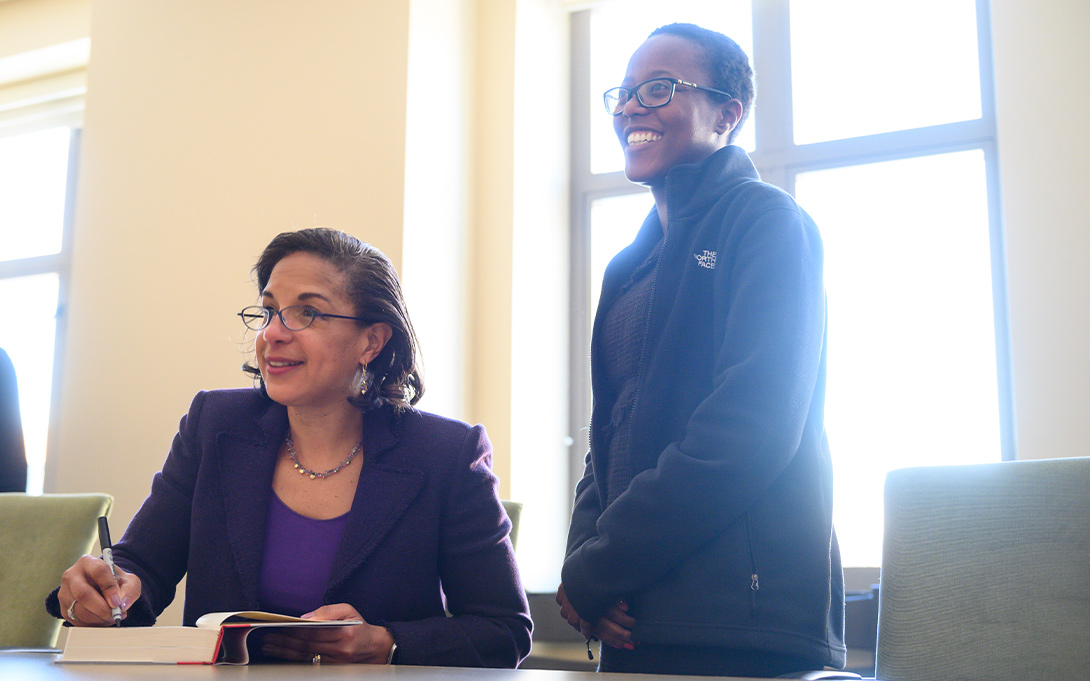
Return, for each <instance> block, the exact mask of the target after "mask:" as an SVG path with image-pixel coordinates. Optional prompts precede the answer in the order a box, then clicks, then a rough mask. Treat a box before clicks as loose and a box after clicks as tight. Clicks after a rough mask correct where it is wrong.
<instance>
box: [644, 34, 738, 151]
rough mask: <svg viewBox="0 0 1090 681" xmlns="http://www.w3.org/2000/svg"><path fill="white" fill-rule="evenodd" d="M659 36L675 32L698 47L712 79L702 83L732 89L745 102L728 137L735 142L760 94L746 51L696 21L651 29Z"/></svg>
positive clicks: (733, 93)
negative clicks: (694, 22) (754, 101)
mask: <svg viewBox="0 0 1090 681" xmlns="http://www.w3.org/2000/svg"><path fill="white" fill-rule="evenodd" d="M656 35H676V36H677V37H679V38H684V39H685V40H688V41H689V42H691V43H693V44H694V45H696V46H697V47H699V48H700V49H701V51H702V52H703V53H704V66H705V68H707V70H708V75H709V76H711V79H712V82H711V83H700V84H701V85H707V86H708V87H712V88H715V89H716V90H722V91H724V92H729V93H730V95H731V96H732V97H734V98H735V99H737V100H738V101H739V102H741V103H742V117H741V118H740V119H738V125H736V126H734V129H733V130H731V131H730V135H729V136H728V137H727V141H728V142H733V141H734V138H735V137H736V136H737V135H738V131H739V130H741V129H742V124H743V123H745V122H746V119H747V118H749V110H750V108H752V107H753V100H754V98H755V97H756V93H757V85H756V83H755V82H754V79H753V67H751V66H750V65H749V57H748V56H747V55H746V53H745V50H743V49H742V48H741V47H739V46H738V43H736V42H734V41H733V40H731V39H730V38H728V37H727V36H725V35H723V34H722V33H718V32H716V31H711V30H708V29H706V28H702V27H700V26H697V25H696V24H667V25H665V26H660V27H659V28H656V29H655V30H654V31H651V35H650V36H648V37H649V38H650V37H653V36H656ZM713 96H715V95H713Z"/></svg>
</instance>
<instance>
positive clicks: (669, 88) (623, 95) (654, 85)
mask: <svg viewBox="0 0 1090 681" xmlns="http://www.w3.org/2000/svg"><path fill="white" fill-rule="evenodd" d="M678 85H684V86H685V87H691V88H694V89H697V90H703V91H704V92H714V93H715V94H717V95H723V96H725V97H730V96H731V95H730V94H728V93H726V92H723V91H722V90H715V89H712V88H710V87H704V86H703V85H697V84H696V83H689V82H687V81H684V80H681V79H678V78H652V79H651V80H645V81H643V82H642V83H640V84H639V85H637V86H635V87H615V88H611V89H609V90H606V91H605V93H604V94H603V95H602V101H604V102H605V105H606V111H608V112H609V113H610V114H612V115H614V116H616V115H618V114H620V113H621V112H623V111H624V107H625V104H628V100H630V99H632V95H633V94H635V95H636V101H638V102H639V103H640V106H642V107H644V108H645V109H657V108H658V107H660V106H666V105H667V104H669V103H670V101H671V100H673V98H674V89H675V88H676V87H677V86H678Z"/></svg>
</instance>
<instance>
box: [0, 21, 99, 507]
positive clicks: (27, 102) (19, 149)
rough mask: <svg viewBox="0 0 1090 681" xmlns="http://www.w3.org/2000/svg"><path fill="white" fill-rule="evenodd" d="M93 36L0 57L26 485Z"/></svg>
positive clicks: (1, 279)
mask: <svg viewBox="0 0 1090 681" xmlns="http://www.w3.org/2000/svg"><path fill="white" fill-rule="evenodd" d="M89 52H90V40H89V39H86V38H83V39H79V40H73V41H70V42H66V43H60V44H57V45H53V46H50V47H44V48H41V49H37V50H33V51H30V52H24V53H19V54H15V55H11V56H9V57H5V58H3V59H0V299H2V300H4V301H5V303H6V304H7V305H8V307H9V309H10V310H13V311H17V317H11V316H10V315H9V320H10V323H5V324H0V347H2V348H4V350H5V351H6V352H7V353H8V355H9V356H10V357H11V360H12V363H13V364H14V365H15V373H16V376H17V379H18V382H19V409H20V412H21V416H22V421H23V440H24V443H25V446H26V457H27V491H28V492H29V493H31V494H41V493H42V491H43V489H44V487H45V477H46V476H45V470H46V449H47V446H48V440H49V431H50V423H51V420H50V417H51V408H52V396H53V394H54V392H55V391H54V388H55V386H56V385H57V384H58V378H59V375H60V372H59V370H58V362H57V361H56V358H59V357H60V356H61V347H60V343H59V342H58V341H59V339H61V338H63V319H64V317H63V314H62V312H63V309H64V301H65V297H66V292H67V282H68V272H69V257H70V256H69V251H70V244H71V225H72V213H73V206H74V202H75V176H76V166H77V163H76V161H77V157H78V151H79V139H80V126H81V125H82V117H83V101H84V94H85V92H86V81H85V73H84V68H85V66H86V64H87V59H88V55H89Z"/></svg>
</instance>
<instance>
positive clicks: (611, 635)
mask: <svg viewBox="0 0 1090 681" xmlns="http://www.w3.org/2000/svg"><path fill="white" fill-rule="evenodd" d="M635 625H636V619H635V618H634V617H632V616H631V615H629V614H628V603H625V602H624V601H617V602H616V603H614V604H613V607H611V608H610V609H609V610H607V611H606V614H605V615H603V616H602V618H601V619H600V620H598V623H597V624H596V625H595V626H594V633H595V634H596V635H597V636H598V640H600V641H601V642H602V643H603V644H605V645H608V646H613V647H614V648H628V649H629V650H632V649H633V648H635V646H636V644H635V641H633V640H632V627H634V626H635Z"/></svg>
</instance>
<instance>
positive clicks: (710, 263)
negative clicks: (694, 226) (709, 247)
mask: <svg viewBox="0 0 1090 681" xmlns="http://www.w3.org/2000/svg"><path fill="white" fill-rule="evenodd" d="M693 257H694V258H696V264H697V265H700V266H701V267H706V268H708V269H709V270H714V269H715V251H704V252H703V253H693Z"/></svg>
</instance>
